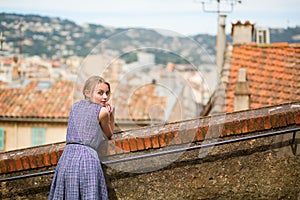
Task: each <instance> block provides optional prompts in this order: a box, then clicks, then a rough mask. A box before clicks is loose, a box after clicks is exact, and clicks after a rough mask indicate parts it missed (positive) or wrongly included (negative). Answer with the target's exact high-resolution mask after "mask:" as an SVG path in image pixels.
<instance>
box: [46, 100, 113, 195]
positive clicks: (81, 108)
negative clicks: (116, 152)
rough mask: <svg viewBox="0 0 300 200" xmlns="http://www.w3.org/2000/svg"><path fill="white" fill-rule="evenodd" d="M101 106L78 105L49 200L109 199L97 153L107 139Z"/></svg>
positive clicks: (57, 167) (75, 104) (70, 122)
mask: <svg viewBox="0 0 300 200" xmlns="http://www.w3.org/2000/svg"><path fill="white" fill-rule="evenodd" d="M100 109H101V106H100V105H98V104H94V103H92V102H90V101H87V100H82V101H79V102H77V103H74V104H73V106H72V108H71V112H70V116H69V122H68V129H67V139H66V142H67V145H66V147H65V149H64V151H63V153H62V156H61V157H60V159H59V162H58V163H57V166H56V170H55V174H54V177H53V180H52V184H51V189H50V194H49V196H48V199H49V200H50V199H70V200H71V199H72V200H73V199H74V200H76V199H108V195H107V188H106V183H105V178H104V174H103V171H102V166H101V162H100V160H99V157H98V154H97V152H96V150H95V149H97V148H98V146H99V144H100V142H101V141H102V140H103V139H104V134H103V131H102V129H101V126H100V125H99V121H98V115H99V112H100Z"/></svg>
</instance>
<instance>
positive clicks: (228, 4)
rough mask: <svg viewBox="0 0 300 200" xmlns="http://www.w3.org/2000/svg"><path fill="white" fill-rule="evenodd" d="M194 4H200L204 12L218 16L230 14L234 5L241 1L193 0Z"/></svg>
mask: <svg viewBox="0 0 300 200" xmlns="http://www.w3.org/2000/svg"><path fill="white" fill-rule="evenodd" d="M195 2H196V3H201V4H202V9H203V11H204V12H209V13H218V14H220V13H231V12H232V11H233V7H234V6H235V5H236V4H239V3H242V1H241V0H195ZM221 7H222V8H221Z"/></svg>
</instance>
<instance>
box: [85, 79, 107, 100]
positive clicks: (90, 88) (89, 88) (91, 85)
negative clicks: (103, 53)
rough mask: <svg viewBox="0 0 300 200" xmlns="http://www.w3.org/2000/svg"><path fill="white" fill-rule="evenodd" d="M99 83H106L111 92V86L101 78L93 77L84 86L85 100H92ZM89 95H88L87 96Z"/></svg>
mask: <svg viewBox="0 0 300 200" xmlns="http://www.w3.org/2000/svg"><path fill="white" fill-rule="evenodd" d="M99 83H105V84H106V85H107V86H108V89H109V92H110V84H109V83H108V82H106V81H105V80H104V78H102V77H101V76H91V77H90V78H88V79H87V80H86V81H85V83H84V86H83V89H82V94H83V96H84V99H90V98H91V96H92V93H93V92H94V90H95V87H96V85H97V84H99ZM87 94H88V95H87Z"/></svg>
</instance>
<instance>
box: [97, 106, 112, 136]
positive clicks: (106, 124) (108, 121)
mask: <svg viewBox="0 0 300 200" xmlns="http://www.w3.org/2000/svg"><path fill="white" fill-rule="evenodd" d="M98 120H99V122H100V125H101V127H102V130H103V132H104V134H105V135H106V137H108V139H110V138H111V137H112V136H113V134H114V124H115V119H114V116H113V112H110V111H109V110H108V109H107V108H106V107H102V108H101V110H100V112H99V116H98Z"/></svg>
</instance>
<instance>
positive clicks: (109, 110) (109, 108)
mask: <svg viewBox="0 0 300 200" xmlns="http://www.w3.org/2000/svg"><path fill="white" fill-rule="evenodd" d="M105 108H106V109H107V111H108V113H109V114H112V113H113V112H114V106H112V105H110V104H106V106H105Z"/></svg>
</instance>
